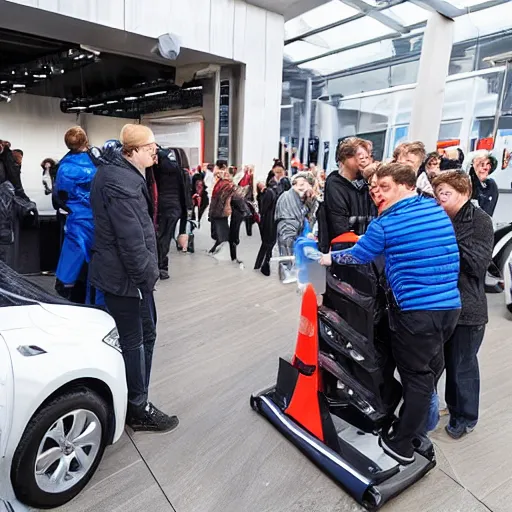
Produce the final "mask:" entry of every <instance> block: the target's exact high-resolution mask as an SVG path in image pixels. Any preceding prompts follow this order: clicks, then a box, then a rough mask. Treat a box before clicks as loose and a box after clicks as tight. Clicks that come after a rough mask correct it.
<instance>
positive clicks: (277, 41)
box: [11, 0, 284, 177]
mask: <svg viewBox="0 0 512 512" xmlns="http://www.w3.org/2000/svg"><path fill="white" fill-rule="evenodd" d="M11 1H15V2H17V3H20V4H24V5H27V6H32V7H38V8H40V9H46V10H49V11H52V12H56V13H59V14H64V15H66V16H71V17H75V18H80V19H82V20H86V21H91V22H94V23H99V24H102V25H106V26H109V27H114V28H118V29H124V30H127V31H130V32H135V33H138V34H142V35H145V36H150V37H158V36H160V35H162V34H164V33H168V32H171V33H174V34H176V35H178V36H179V37H180V39H181V43H182V46H184V47H186V48H190V49H193V50H198V51H203V52H208V53H211V54H214V55H218V56H221V57H227V58H230V59H234V60H236V61H238V62H241V63H244V64H245V65H246V66H245V86H244V94H243V97H242V107H243V108H242V109H241V110H242V112H241V115H242V119H243V133H242V137H243V141H242V144H241V147H242V154H241V157H240V158H241V161H240V162H237V163H238V164H242V163H246V164H254V165H255V166H256V172H257V174H258V175H259V176H261V177H264V176H265V175H266V172H267V171H268V170H269V168H270V165H271V163H272V158H274V157H276V156H277V148H278V142H279V123H280V103H281V81H282V64H283V41H284V19H283V17H282V16H280V15H278V14H275V13H272V12H269V11H266V10H264V9H261V8H259V7H255V6H253V5H249V4H247V3H246V2H245V1H244V0H151V1H148V2H142V1H141V0H88V1H86V2H85V1H82V2H78V1H76V2H74V1H71V0H11ZM55 37H56V38H58V34H55Z"/></svg>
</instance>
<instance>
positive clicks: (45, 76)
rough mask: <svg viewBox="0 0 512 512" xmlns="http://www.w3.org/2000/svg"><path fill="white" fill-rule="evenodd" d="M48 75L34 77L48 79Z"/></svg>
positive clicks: (35, 76)
mask: <svg viewBox="0 0 512 512" xmlns="http://www.w3.org/2000/svg"><path fill="white" fill-rule="evenodd" d="M47 76H48V75H34V78H47Z"/></svg>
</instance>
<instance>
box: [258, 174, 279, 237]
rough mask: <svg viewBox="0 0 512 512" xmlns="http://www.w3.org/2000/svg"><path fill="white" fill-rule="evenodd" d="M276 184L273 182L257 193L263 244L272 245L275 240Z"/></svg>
mask: <svg viewBox="0 0 512 512" xmlns="http://www.w3.org/2000/svg"><path fill="white" fill-rule="evenodd" d="M277 195H278V192H277V186H276V184H275V182H273V183H271V184H269V186H268V187H267V188H266V189H265V190H264V191H263V192H259V193H258V199H257V200H258V209H259V213H260V234H261V241H262V243H264V244H269V245H272V246H273V245H274V244H275V243H276V240H277V224H276V221H275V213H276V204H277Z"/></svg>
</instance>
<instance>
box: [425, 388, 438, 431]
mask: <svg viewBox="0 0 512 512" xmlns="http://www.w3.org/2000/svg"><path fill="white" fill-rule="evenodd" d="M438 423H439V395H438V394H437V392H435V391H434V394H433V395H432V397H431V399H430V408H429V411H428V418H427V427H426V431H427V433H428V432H432V431H433V430H435V429H436V428H437V424H438Z"/></svg>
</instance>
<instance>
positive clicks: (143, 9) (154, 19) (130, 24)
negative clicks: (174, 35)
mask: <svg viewBox="0 0 512 512" xmlns="http://www.w3.org/2000/svg"><path fill="white" fill-rule="evenodd" d="M173 3H174V2H171V1H170V0H151V1H150V2H141V1H140V0H125V10H126V12H125V23H126V30H127V31H129V32H135V33H137V34H142V35H144V36H148V37H158V36H160V35H162V34H165V33H167V32H171V27H172V22H173V17H172V7H173ZM176 16H177V14H176V11H174V17H175V18H176ZM175 23H176V21H175ZM186 28H187V26H186V25H184V26H183V27H182V29H181V30H180V32H179V33H183V32H184V30H186Z"/></svg>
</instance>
